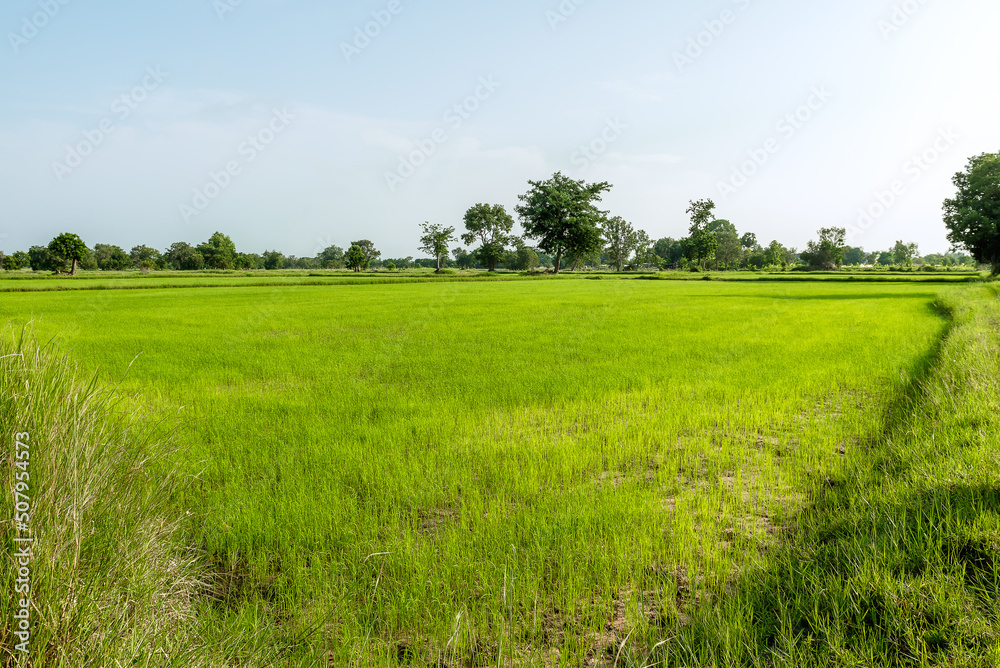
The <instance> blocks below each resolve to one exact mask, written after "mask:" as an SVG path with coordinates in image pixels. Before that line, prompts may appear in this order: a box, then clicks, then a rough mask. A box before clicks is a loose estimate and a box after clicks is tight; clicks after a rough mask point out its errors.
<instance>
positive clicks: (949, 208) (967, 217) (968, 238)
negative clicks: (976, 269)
mask: <svg viewBox="0 0 1000 668" xmlns="http://www.w3.org/2000/svg"><path fill="white" fill-rule="evenodd" d="M952 183H954V184H955V187H956V188H957V189H958V192H957V193H956V194H955V197H954V198H952V199H947V200H945V202H944V223H945V225H946V226H947V227H948V241H950V242H951V243H952V244H953V245H954V246H955V247H956V248H964V249H965V250H967V251H969V252H970V253H971V254H972V256H973V257H974V258H975V259H976V260H977V261H978V262H981V263H983V264H989V265H991V266H992V267H993V274H994V275H997V274H1000V153H983V154H981V155H978V156H976V157H974V158H970V159H969V163H968V165H966V168H965V171H962V172H959V173H957V174H955V177H954V178H953V179H952Z"/></svg>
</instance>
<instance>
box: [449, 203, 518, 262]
mask: <svg viewBox="0 0 1000 668" xmlns="http://www.w3.org/2000/svg"><path fill="white" fill-rule="evenodd" d="M464 222H465V229H466V230H467V231H466V233H465V234H463V235H462V241H463V242H464V243H466V244H474V243H476V242H478V243H479V248H477V249H476V250H475V251H474V253H475V256H476V259H477V260H478V261H479V262H480V263H481V264H482V265H483V266H485V267H486V268H487V269H489V270H490V271H494V270H495V269H496V266H497V264H498V263H499V262H500V261H501V260H502V259H503V257H504V255H505V254H506V253H507V247H508V246H510V245H511V244H512V243H514V242H515V239H514V237H513V235H512V234H511V230H513V229H514V219H513V218H512V217H511V216H510V214H508V213H507V210H506V209H504V207H503V206H502V205H500V204H493V205H490V204H476V205H475V206H473V207H472V208H470V209H469V210H468V211H466V212H465V218H464Z"/></svg>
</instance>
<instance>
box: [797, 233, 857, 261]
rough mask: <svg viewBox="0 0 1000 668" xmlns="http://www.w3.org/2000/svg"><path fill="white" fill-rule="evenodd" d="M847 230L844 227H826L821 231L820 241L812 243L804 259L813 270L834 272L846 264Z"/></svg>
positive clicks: (803, 256)
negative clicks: (845, 244)
mask: <svg viewBox="0 0 1000 668" xmlns="http://www.w3.org/2000/svg"><path fill="white" fill-rule="evenodd" d="M846 238H847V230H846V229H845V228H843V227H824V228H822V229H821V230H819V241H810V242H809V244H808V248H807V249H806V251H805V252H804V253H802V259H803V261H805V263H806V264H807V265H809V267H810V268H811V269H819V270H834V269H838V268H839V267H840V266H841V265H842V264H843V263H844V241H845V239H846Z"/></svg>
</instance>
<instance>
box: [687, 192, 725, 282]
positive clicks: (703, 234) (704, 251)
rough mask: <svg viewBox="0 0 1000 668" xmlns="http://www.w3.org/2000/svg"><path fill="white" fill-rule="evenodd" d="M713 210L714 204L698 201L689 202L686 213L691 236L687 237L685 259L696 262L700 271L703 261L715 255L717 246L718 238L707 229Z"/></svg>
mask: <svg viewBox="0 0 1000 668" xmlns="http://www.w3.org/2000/svg"><path fill="white" fill-rule="evenodd" d="M714 210H715V202H713V201H712V200H710V199H700V200H697V201H692V202H690V205H689V206H688V208H687V212H686V213H687V214H688V215H689V216H690V217H691V227H690V232H691V235H690V236H689V237H688V240H687V248H686V252H687V257H688V259H690V260H695V261H697V262H698V265H699V266H700V267H701V268H702V269H704V268H705V260H707V259H710V258H712V257H713V256H714V255H715V249H716V248H717V247H718V245H719V240H718V238H717V237H716V236H715V234H713V233H712V232H711V230H709V228H708V226H709V223H711V222H712V220H713V219H714V216H713V214H712V211H714ZM727 222H728V221H727Z"/></svg>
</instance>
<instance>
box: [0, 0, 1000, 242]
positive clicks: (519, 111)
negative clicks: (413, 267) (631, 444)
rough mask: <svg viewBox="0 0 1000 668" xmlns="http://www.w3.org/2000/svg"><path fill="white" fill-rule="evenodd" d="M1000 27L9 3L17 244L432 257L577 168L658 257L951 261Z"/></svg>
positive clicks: (826, 6) (931, 20)
mask: <svg viewBox="0 0 1000 668" xmlns="http://www.w3.org/2000/svg"><path fill="white" fill-rule="evenodd" d="M379 20H381V25H380V24H379V23H378V21H379ZM373 22H374V23H373ZM998 25H1000V4H998V3H996V1H995V0H949V2H947V3H946V2H944V1H943V0H924V1H923V2H920V0H907V1H906V2H903V1H900V0H864V1H862V0H840V1H839V2H836V3H833V2H829V3H804V2H792V1H791V0H714V1H711V2H699V3H694V2H686V3H680V2H651V1H645V0H620V1H619V2H614V3H612V2H610V1H608V0H564V1H563V2H560V1H559V0H508V1H507V2H504V3H475V2H473V3H469V2H453V1H451V0H444V1H439V2H436V3H430V2H427V1H426V0H378V1H374V2H369V1H365V2H352V3H321V2H313V1H310V0H300V1H298V2H294V3H293V2H289V1H285V0H242V2H240V1H239V0H173V1H172V2H170V3H135V2H124V1H117V0H105V1H103V2H101V3H86V2H82V1H81V0H8V1H7V2H5V3H4V4H3V6H2V9H0V32H2V34H3V36H4V40H3V43H2V44H0V90H2V95H0V121H2V124H0V183H2V184H3V185H2V194H3V203H4V206H3V217H2V219H0V249H3V250H5V251H7V252H11V251H13V250H23V249H26V248H27V247H29V246H31V245H34V244H44V243H47V242H48V240H49V239H51V238H52V237H53V236H54V235H55V234H57V233H60V232H64V231H72V232H77V233H79V234H80V235H81V236H82V237H83V238H84V240H85V241H86V242H87V243H88V244H89V245H91V246H93V244H95V243H112V244H116V245H119V246H122V247H124V248H126V249H128V248H130V247H132V246H133V245H137V244H147V245H151V246H155V247H157V248H161V249H163V248H166V247H167V246H168V245H169V244H171V243H172V242H175V241H188V242H192V243H196V242H200V241H203V240H204V239H206V238H207V237H208V236H209V235H210V234H211V233H212V232H214V231H216V230H220V231H223V232H225V233H227V234H229V235H230V236H232V237H233V239H234V241H236V243H237V246H238V247H239V248H240V250H244V251H247V252H261V251H263V250H265V249H271V248H277V249H279V250H282V251H284V252H286V253H289V254H295V255H313V254H315V253H316V252H318V251H319V250H320V249H322V247H324V246H326V245H330V244H337V245H340V246H345V245H346V244H348V243H349V242H350V241H351V240H354V239H359V238H369V239H372V240H373V241H375V243H376V245H377V246H378V247H379V248H380V249H381V250H382V251H383V254H384V255H385V256H392V257H398V256H406V255H419V253H418V251H417V248H416V247H417V245H418V243H417V237H418V236H419V231H418V225H419V223H421V222H423V221H431V222H436V223H444V224H447V225H454V226H456V227H461V218H462V214H463V213H464V211H465V210H466V209H467V208H468V207H470V206H471V205H473V204H475V203H477V202H488V203H499V204H504V205H505V206H507V207H508V210H512V209H513V207H514V205H516V203H517V196H518V195H519V194H522V193H524V192H525V191H526V190H527V187H528V184H527V182H528V180H529V179H532V180H538V179H544V178H547V177H548V176H550V175H551V174H552V173H554V172H555V171H557V170H561V171H563V172H564V173H567V174H569V175H571V176H573V177H574V178H580V179H586V180H588V181H605V180H606V181H609V182H611V183H612V184H613V185H614V189H613V190H612V191H611V193H609V194H608V195H607V196H606V198H605V200H604V206H605V208H607V209H610V210H611V211H612V213H613V214H616V215H621V216H623V217H625V218H626V219H628V220H630V221H631V222H632V223H633V224H634V225H636V226H637V227H640V228H643V229H645V230H647V232H648V233H649V234H650V236H651V237H653V238H659V237H663V236H674V237H679V236H684V235H685V234H686V231H687V226H688V221H687V220H686V216H685V213H684V210H685V208H686V206H687V202H688V200H691V199H698V198H702V197H711V198H713V199H714V200H715V202H716V204H717V205H718V208H717V214H718V215H719V216H720V217H723V218H727V219H729V220H731V221H732V222H733V223H734V224H735V225H736V226H737V228H738V229H739V230H740V231H741V232H746V231H750V232H755V233H756V234H757V236H758V238H759V240H760V241H762V242H763V243H767V242H768V241H770V240H771V239H778V240H779V241H782V242H783V243H785V244H786V245H791V246H797V247H800V248H801V247H802V246H804V245H805V243H806V242H807V241H808V240H809V239H810V238H812V237H814V236H815V231H816V230H817V229H818V228H820V227H825V226H831V225H836V226H843V227H848V228H849V230H850V238H851V241H852V243H855V244H856V245H862V246H864V247H865V248H867V249H869V250H875V249H883V248H887V247H890V246H892V244H893V243H894V242H895V241H896V240H897V239H902V240H905V241H915V242H917V243H919V244H920V247H921V250H922V251H923V252H924V253H929V252H939V251H943V250H946V248H947V246H948V244H947V240H946V238H945V229H944V226H943V224H942V223H941V202H942V200H943V199H944V198H945V197H948V196H950V195H951V194H952V186H951V176H952V175H953V174H954V173H955V172H956V171H958V170H960V169H961V168H962V167H963V166H964V165H965V163H966V161H967V159H968V158H969V157H970V156H972V155H976V154H979V153H982V152H985V151H989V152H996V151H998V150H1000V123H998V122H997V119H998V118H1000V113H998V112H1000V89H998V87H997V86H996V81H997V77H998V74H1000V40H997V39H996V36H995V33H996V28H997V26H998ZM366 30H367V31H368V33H369V35H373V36H369V35H365V31H366ZM359 34H360V35H364V36H363V37H361V38H359V37H358V35H359ZM345 45H347V46H346V47H345ZM456 105H458V106H457V108H456ZM389 175H392V176H389ZM862 211H865V212H867V215H865V216H862V214H861V212H862Z"/></svg>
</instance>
